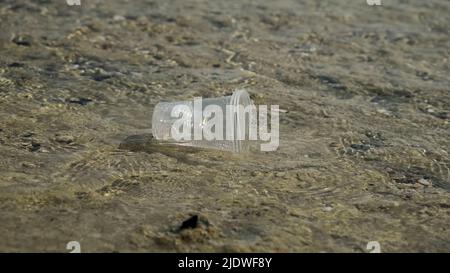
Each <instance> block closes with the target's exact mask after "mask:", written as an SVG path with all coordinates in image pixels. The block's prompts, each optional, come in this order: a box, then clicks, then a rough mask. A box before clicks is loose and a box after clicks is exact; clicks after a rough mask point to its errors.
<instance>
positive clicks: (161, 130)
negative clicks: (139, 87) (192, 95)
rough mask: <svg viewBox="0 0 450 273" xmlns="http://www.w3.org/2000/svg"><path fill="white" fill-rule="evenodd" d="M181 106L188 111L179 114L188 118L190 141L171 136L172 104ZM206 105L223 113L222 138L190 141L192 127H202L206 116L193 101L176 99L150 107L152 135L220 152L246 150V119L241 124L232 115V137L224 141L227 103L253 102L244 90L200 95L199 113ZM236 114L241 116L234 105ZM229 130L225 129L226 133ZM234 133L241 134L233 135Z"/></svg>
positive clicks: (206, 120)
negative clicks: (217, 94) (215, 95)
mask: <svg viewBox="0 0 450 273" xmlns="http://www.w3.org/2000/svg"><path fill="white" fill-rule="evenodd" d="M178 105H184V106H187V108H186V109H189V111H186V112H183V116H184V115H186V117H189V118H190V119H191V123H190V124H191V128H190V131H191V138H190V140H181V141H180V140H177V139H176V138H175V137H174V136H172V126H173V124H174V122H176V121H177V120H178V119H179V117H173V116H172V110H173V109H174V107H175V106H178ZM209 105H216V106H219V107H220V108H221V109H222V113H223V123H222V124H223V136H222V140H215V139H214V140H206V139H205V138H204V137H202V139H201V140H194V130H196V129H200V130H201V129H202V128H204V126H205V124H206V123H207V122H208V120H209V119H207V118H205V117H203V115H202V114H201V113H198V110H199V109H196V108H195V107H194V100H190V101H177V102H160V103H158V104H157V105H156V106H155V108H154V110H153V116H152V134H153V136H154V137H155V138H156V139H157V140H160V141H164V142H169V143H172V144H177V145H184V146H193V147H200V148H209V149H218V150H223V151H231V152H242V151H245V150H247V149H248V141H247V140H248V135H249V126H250V124H249V120H248V119H246V122H245V125H241V124H239V119H238V118H236V119H235V122H233V125H234V126H233V131H232V132H233V135H234V137H232V140H227V139H229V138H227V130H226V128H227V125H226V116H227V105H234V106H243V107H244V108H245V107H247V106H249V105H253V101H252V100H251V99H250V96H249V94H248V93H247V91H245V90H236V91H234V92H233V94H232V95H231V96H226V97H218V98H206V99H205V98H202V110H201V111H202V112H203V111H204V109H205V108H206V107H207V106H209ZM236 109H237V113H236V115H245V113H242V111H240V110H239V109H242V108H239V107H237V108H236ZM199 114H200V115H202V119H201V120H196V119H194V115H199ZM228 133H229V132H228ZM238 135H240V136H244V137H241V138H239V137H237V136H238Z"/></svg>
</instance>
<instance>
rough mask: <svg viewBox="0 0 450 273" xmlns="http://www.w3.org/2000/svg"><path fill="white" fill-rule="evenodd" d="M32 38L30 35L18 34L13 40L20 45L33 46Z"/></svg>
mask: <svg viewBox="0 0 450 273" xmlns="http://www.w3.org/2000/svg"><path fill="white" fill-rule="evenodd" d="M32 40H33V39H32V37H31V36H30V35H18V36H16V37H14V38H13V39H12V42H13V43H15V44H16V45H20V46H31V43H32Z"/></svg>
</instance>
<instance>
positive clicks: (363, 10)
mask: <svg viewBox="0 0 450 273" xmlns="http://www.w3.org/2000/svg"><path fill="white" fill-rule="evenodd" d="M385 2H386V3H385ZM382 4H383V5H382V6H379V7H371V6H368V5H367V4H366V1H363V0H361V1H312V0H308V1H293V0H282V1H251V0H245V1H228V0H227V1H206V0H187V1H186V0H182V1H181V0H179V1H83V0H82V5H81V6H79V7H77V6H67V5H66V4H65V3H64V1H44V0H41V1H16V0H14V1H13V0H7V1H2V2H1V4H0V30H1V31H0V251H3V252H5V251H19V252H28V251H39V252H40V251H57V252H67V250H66V244H67V243H68V242H69V241H78V242H80V244H81V250H82V251H83V252H97V251H107V252H110V251H119V252H128V251H138V252H160V251H164V252H167V251H169V252H172V251H188V252H196V251H213V252H215V251H231V252H234V251H258V252H269V251H277V252H319V251H325V252H342V251H346V252H347V251H349V252H367V251H368V250H367V249H366V245H367V243H368V242H369V241H378V242H379V243H380V246H381V251H383V252H397V251H402V252H415V251H426V252H442V251H444V252H448V251H449V250H450V230H449V223H450V198H449V197H450V157H449V152H450V130H449V121H450V77H449V70H450V69H449V68H450V63H449V56H450V54H449V53H450V51H449V48H450V38H449V37H450V36H449V30H450V3H449V2H448V1H444V0H441V1H437V0H432V1H419V0H414V1H382ZM235 88H245V89H247V90H248V91H249V92H250V93H251V94H252V98H253V99H254V101H255V102H256V103H257V104H268V105H270V104H278V105H280V108H281V109H283V110H284V111H283V113H281V116H280V139H281V140H280V147H279V149H278V151H276V152H267V153H262V152H251V153H244V154H231V153H227V152H220V151H214V150H200V149H191V148H184V147H178V146H175V147H168V146H166V145H159V144H158V143H156V142H155V141H154V140H153V139H152V138H151V131H150V128H151V114H152V110H153V107H154V105H155V104H156V103H157V102H159V101H161V100H166V101H175V100H184V99H191V98H193V97H196V96H202V97H215V96H224V95H229V94H230V93H231V92H232V90H233V89H235ZM191 217H193V218H191ZM186 220H187V222H185V221H186ZM183 222H184V224H183Z"/></svg>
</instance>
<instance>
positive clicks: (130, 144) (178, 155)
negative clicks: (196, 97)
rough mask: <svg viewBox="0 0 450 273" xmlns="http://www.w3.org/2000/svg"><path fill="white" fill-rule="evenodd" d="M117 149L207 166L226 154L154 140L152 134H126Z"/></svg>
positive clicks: (218, 160)
mask: <svg viewBox="0 0 450 273" xmlns="http://www.w3.org/2000/svg"><path fill="white" fill-rule="evenodd" d="M119 149H122V150H128V151H132V152H145V153H149V154H153V153H159V154H163V155H165V156H168V157H171V158H175V159H176V160H178V161H179V162H181V163H185V164H188V165H193V166H198V165H206V166H208V167H210V166H214V165H216V164H219V163H220V162H221V160H223V159H224V157H226V154H228V153H227V152H222V151H215V150H210V149H206V148H198V147H191V146H184V145H179V144H175V143H170V142H163V141H159V140H156V139H155V138H154V137H153V135H152V134H139V135H131V136H128V137H127V138H125V139H124V140H123V141H122V142H121V143H120V144H119ZM230 154H231V153H230ZM205 157H207V159H211V160H212V162H211V160H208V162H205V161H204V160H200V158H203V159H204V158H205Z"/></svg>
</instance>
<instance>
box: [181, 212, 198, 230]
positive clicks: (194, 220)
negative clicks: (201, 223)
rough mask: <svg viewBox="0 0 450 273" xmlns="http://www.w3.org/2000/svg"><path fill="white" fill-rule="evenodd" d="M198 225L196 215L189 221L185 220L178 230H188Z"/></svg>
mask: <svg viewBox="0 0 450 273" xmlns="http://www.w3.org/2000/svg"><path fill="white" fill-rule="evenodd" d="M197 225H198V215H194V216H191V217H190V218H189V219H187V220H185V221H184V222H183V223H182V224H181V226H180V228H179V230H180V231H181V230H183V229H188V228H196V227H197Z"/></svg>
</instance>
